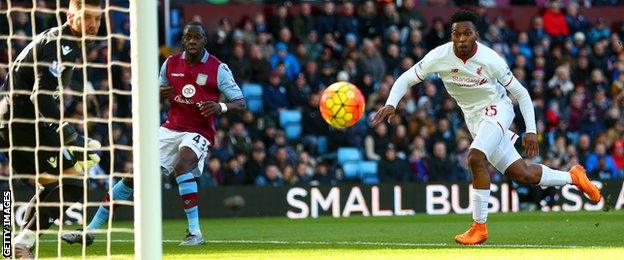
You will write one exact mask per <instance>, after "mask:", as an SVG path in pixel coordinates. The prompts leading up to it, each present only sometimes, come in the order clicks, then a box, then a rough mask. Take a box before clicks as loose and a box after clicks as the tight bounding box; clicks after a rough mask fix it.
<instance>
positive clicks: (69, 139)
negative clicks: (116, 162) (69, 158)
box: [57, 123, 102, 172]
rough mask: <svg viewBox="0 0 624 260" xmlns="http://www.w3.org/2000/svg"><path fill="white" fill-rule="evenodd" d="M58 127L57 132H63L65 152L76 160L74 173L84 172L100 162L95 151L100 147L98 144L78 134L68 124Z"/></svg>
mask: <svg viewBox="0 0 624 260" xmlns="http://www.w3.org/2000/svg"><path fill="white" fill-rule="evenodd" d="M60 126H61V127H60V128H59V129H58V130H62V131H63V136H64V137H65V139H64V143H65V145H66V146H67V150H68V151H69V152H70V153H71V154H72V155H73V157H74V158H75V159H76V164H74V169H76V171H80V172H86V171H88V170H89V169H90V168H91V167H93V166H95V165H96V164H97V163H98V162H100V156H99V155H97V154H96V151H95V150H98V149H100V148H101V147H102V145H101V144H100V142H98V141H97V140H94V139H91V138H85V137H84V136H82V135H80V134H78V131H76V128H74V127H73V126H72V125H70V124H67V123H65V124H61V125H60ZM58 130H57V131H58ZM85 142H86V145H85ZM85 148H86V149H85ZM85 150H86V153H85Z"/></svg>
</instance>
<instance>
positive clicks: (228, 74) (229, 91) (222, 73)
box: [217, 63, 243, 101]
mask: <svg viewBox="0 0 624 260" xmlns="http://www.w3.org/2000/svg"><path fill="white" fill-rule="evenodd" d="M217 87H218V88H219V91H220V92H221V93H223V95H224V96H225V98H227V100H229V101H232V100H236V99H241V98H243V92H242V91H241V89H240V87H239V86H238V84H236V81H235V80H234V75H232V71H231V70H230V69H229V68H228V66H227V65H226V64H225V63H221V65H219V70H218V71H217Z"/></svg>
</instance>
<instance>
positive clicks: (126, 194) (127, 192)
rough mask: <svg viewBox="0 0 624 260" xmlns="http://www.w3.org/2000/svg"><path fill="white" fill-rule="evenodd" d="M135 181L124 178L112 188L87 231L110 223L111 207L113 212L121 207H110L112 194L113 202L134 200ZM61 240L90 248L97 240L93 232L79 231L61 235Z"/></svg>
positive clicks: (115, 205)
mask: <svg viewBox="0 0 624 260" xmlns="http://www.w3.org/2000/svg"><path fill="white" fill-rule="evenodd" d="M133 188H134V180H133V179H132V178H130V177H126V178H123V179H122V180H121V181H118V182H117V183H116V184H115V185H114V186H113V188H112V191H111V192H107V193H106V195H105V196H104V199H103V200H102V204H101V205H100V207H99V208H98V210H97V212H96V213H95V216H93V218H92V219H91V222H89V225H88V226H87V231H89V230H96V229H99V228H100V227H101V226H102V225H104V224H106V223H107V222H108V217H109V215H110V206H112V207H113V210H114V209H116V208H117V207H118V206H119V205H118V204H112V205H108V202H109V201H111V199H110V193H112V194H113V201H120V200H130V199H132V195H133V194H134V189H133ZM83 233H84V234H85V236H84V237H85V238H84V240H83V236H82V234H83ZM61 239H63V240H64V241H65V242H67V243H69V244H74V243H78V244H85V245H87V246H90V245H91V244H92V243H93V240H94V239H95V235H94V234H93V233H92V232H82V231H81V230H80V229H79V232H67V233H63V234H62V235H61Z"/></svg>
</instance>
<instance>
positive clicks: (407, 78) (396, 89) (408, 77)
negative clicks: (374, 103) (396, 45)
mask: <svg viewBox="0 0 624 260" xmlns="http://www.w3.org/2000/svg"><path fill="white" fill-rule="evenodd" d="M420 82H421V80H420V79H418V78H417V77H416V72H415V71H414V68H413V67H412V68H410V69H409V70H407V71H405V72H403V74H401V76H399V78H397V79H396V81H394V84H393V85H392V89H390V94H389V95H388V100H386V105H385V106H384V107H382V108H381V109H379V111H377V113H376V114H375V116H374V117H373V119H372V121H371V123H372V124H373V125H377V124H379V123H381V122H383V121H384V120H386V118H388V117H390V116H392V115H394V111H395V109H396V106H397V105H398V104H399V101H401V99H402V98H403V96H405V94H406V93H407V91H408V90H409V88H410V87H411V86H414V85H416V84H418V83H420Z"/></svg>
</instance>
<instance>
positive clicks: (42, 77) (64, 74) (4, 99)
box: [0, 0, 102, 258]
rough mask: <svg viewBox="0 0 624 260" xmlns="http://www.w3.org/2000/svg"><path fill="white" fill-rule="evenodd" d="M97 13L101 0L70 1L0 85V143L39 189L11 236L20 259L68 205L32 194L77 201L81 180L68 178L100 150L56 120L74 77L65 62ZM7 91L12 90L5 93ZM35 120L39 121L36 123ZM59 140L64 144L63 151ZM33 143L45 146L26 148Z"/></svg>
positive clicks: (91, 29) (91, 31) (76, 53)
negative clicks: (61, 19)
mask: <svg viewBox="0 0 624 260" xmlns="http://www.w3.org/2000/svg"><path fill="white" fill-rule="evenodd" d="M83 3H84V6H83ZM83 7H84V8H83ZM81 9H82V10H84V12H83V11H82V10H81ZM101 16H102V12H101V9H100V1H99V0H71V1H70V3H69V10H68V12H67V23H65V24H64V25H62V26H60V27H55V28H51V29H48V30H46V31H44V32H43V33H41V34H39V35H38V36H36V37H35V38H34V39H33V41H32V42H31V43H30V44H29V45H28V46H26V48H24V50H23V51H22V52H21V53H20V54H19V55H18V56H17V58H16V59H15V62H14V63H13V64H12V66H11V68H10V72H9V75H8V76H7V80H6V82H5V84H4V85H3V86H2V87H1V89H0V90H1V91H2V92H3V96H1V99H0V115H1V116H2V120H1V121H0V146H1V147H2V148H8V147H9V146H10V145H12V146H13V147H15V148H14V149H12V150H10V152H9V156H10V157H11V159H12V165H11V166H12V169H13V171H14V173H16V174H32V175H33V176H34V175H35V173H36V172H37V171H38V173H39V178H38V179H37V180H35V181H36V186H37V188H36V190H37V191H38V192H35V197H33V199H31V201H30V205H29V206H30V208H32V209H31V210H29V211H30V212H29V213H27V214H26V215H25V219H24V220H25V224H24V226H22V230H21V231H20V232H19V234H18V235H17V237H16V238H15V240H14V243H15V249H16V250H15V253H16V257H18V258H19V257H26V258H27V257H32V251H31V250H32V247H33V246H34V244H35V240H36V236H37V233H36V231H38V230H47V229H49V228H50V226H51V225H52V222H51V221H49V220H50V219H57V218H59V217H60V216H59V215H60V214H61V213H62V212H65V209H66V208H67V207H64V210H62V211H61V210H60V208H59V206H40V207H39V208H34V206H33V205H34V202H35V201H36V196H39V200H40V202H44V203H58V202H60V201H61V200H60V198H63V202H65V203H67V204H65V205H69V204H71V203H72V202H79V201H81V200H82V197H83V181H82V180H80V179H79V178H71V177H76V176H79V175H82V174H83V172H85V171H87V169H88V168H90V167H92V166H93V165H95V164H97V163H98V162H99V160H100V158H99V156H98V155H97V154H95V152H94V151H93V150H94V149H98V148H100V143H99V142H97V141H95V140H91V139H88V138H85V137H84V136H82V135H81V134H80V133H79V132H78V131H77V130H76V129H75V128H74V127H73V126H72V125H71V124H68V123H67V122H62V121H61V120H60V119H61V111H60V106H61V105H62V104H59V103H60V102H59V97H60V96H61V95H62V90H63V89H64V88H67V87H68V86H69V84H70V82H71V80H72V75H73V68H72V67H71V65H67V64H65V65H64V64H63V63H64V62H70V63H76V61H77V59H79V58H80V57H81V53H82V50H81V48H82V46H81V44H80V37H82V36H83V35H86V36H95V35H96V34H97V32H98V28H99V27H100V20H101ZM83 32H84V33H83ZM67 37H73V39H71V38H67ZM59 38H60V39H59ZM33 64H34V65H33ZM11 90H13V91H14V92H9V91H11ZM36 118H39V120H38V121H35V119H36ZM9 120H12V123H9ZM37 129H38V130H37ZM37 132H38V135H36V133H37ZM9 133H11V134H10V135H9ZM37 137H38V140H37ZM61 143H62V144H64V146H65V147H64V149H63V150H62V151H61ZM37 146H38V147H43V148H42V149H40V150H39V149H38V150H36V151H32V149H28V148H36V147H37ZM20 147H22V148H21V149H20ZM23 148H26V149H23ZM85 148H86V152H85ZM36 165H38V167H36ZM59 175H60V176H71V177H70V178H63V180H62V184H60V185H59V183H58V179H59V178H58V177H57V176H59ZM61 186H62V189H61ZM61 190H62V194H61ZM61 196H62V197H61ZM37 211H38V215H39V217H38V218H37V217H36V216H37ZM38 219H39V220H40V221H39V223H37V222H38V221H37V220H38Z"/></svg>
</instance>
